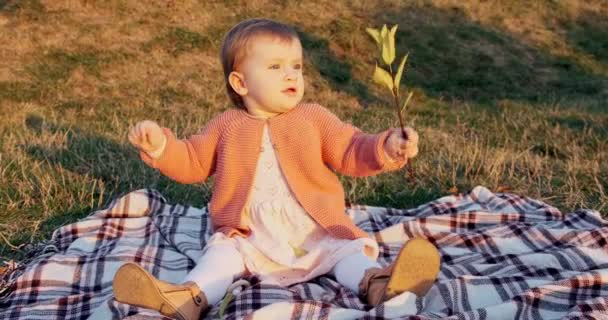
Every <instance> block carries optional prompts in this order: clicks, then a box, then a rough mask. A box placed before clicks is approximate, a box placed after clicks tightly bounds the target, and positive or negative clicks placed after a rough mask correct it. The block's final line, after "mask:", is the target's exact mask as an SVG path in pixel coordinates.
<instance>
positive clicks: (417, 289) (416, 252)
mask: <svg viewBox="0 0 608 320" xmlns="http://www.w3.org/2000/svg"><path fill="white" fill-rule="evenodd" d="M440 260H441V258H440V255H439V251H438V250H437V248H435V246H434V245H433V244H432V243H431V242H429V241H428V240H426V239H422V238H415V239H411V240H409V241H408V242H406V243H405V245H404V246H403V248H401V251H400V252H399V255H398V256H397V259H395V261H394V262H393V263H392V264H391V265H389V266H386V267H384V268H370V269H368V270H366V271H365V275H364V276H363V279H362V280H361V282H360V283H359V292H360V294H361V296H362V297H365V298H366V300H367V303H368V304H369V305H373V306H376V305H378V304H380V303H382V302H384V301H387V300H389V299H391V298H393V297H395V296H397V295H399V294H401V293H403V292H405V291H409V292H412V293H414V294H415V295H417V296H423V295H425V294H426V293H427V291H428V290H429V289H430V288H431V287H432V286H433V283H434V282H435V280H436V279H437V275H438V273H439V265H440Z"/></svg>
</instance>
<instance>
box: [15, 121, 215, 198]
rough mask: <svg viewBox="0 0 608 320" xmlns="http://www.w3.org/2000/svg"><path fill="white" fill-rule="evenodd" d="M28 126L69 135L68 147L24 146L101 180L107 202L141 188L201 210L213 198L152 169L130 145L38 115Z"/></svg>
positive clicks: (52, 161) (32, 153) (54, 162)
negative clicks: (45, 119)
mask: <svg viewBox="0 0 608 320" xmlns="http://www.w3.org/2000/svg"><path fill="white" fill-rule="evenodd" d="M26 125H27V127H28V128H29V129H30V130H33V131H35V132H40V133H42V132H43V131H48V132H47V133H44V134H60V135H66V137H67V143H66V147H65V148H62V149H54V148H49V147H46V146H41V145H34V144H32V145H26V146H24V149H25V151H26V153H27V154H28V155H29V156H30V157H31V158H33V159H36V160H42V161H47V162H48V163H50V164H52V165H58V166H61V167H62V168H64V169H66V170H69V171H71V172H74V173H76V174H78V175H88V176H91V177H93V178H95V179H99V180H101V183H103V184H104V186H105V193H106V196H105V197H104V199H106V203H107V202H109V201H110V200H112V199H110V198H111V197H114V196H115V195H117V194H125V193H128V192H130V191H133V190H136V189H141V188H154V189H157V190H159V191H160V192H161V193H162V194H163V195H164V196H166V197H167V198H168V199H171V202H179V203H183V204H189V205H195V206H198V207H200V206H204V205H206V203H207V202H208V200H209V198H210V195H209V190H208V187H207V186H205V185H196V186H194V187H192V186H188V185H182V184H179V183H176V182H173V181H171V180H170V179H169V178H166V177H164V176H162V175H161V174H160V173H159V172H158V171H156V170H153V169H150V168H148V167H147V166H146V165H145V164H144V163H143V162H142V161H141V160H140V159H139V155H138V154H137V152H136V151H135V149H134V148H132V147H130V146H126V145H123V144H120V143H117V142H115V141H114V140H112V139H109V138H106V137H103V136H99V135H95V134H91V133H88V132H87V131H86V129H81V128H77V127H63V126H58V125H54V124H49V123H45V121H44V119H42V118H40V117H38V116H29V117H28V118H27V119H26ZM104 205H105V204H104Z"/></svg>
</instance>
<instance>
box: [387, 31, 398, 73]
mask: <svg viewBox="0 0 608 320" xmlns="http://www.w3.org/2000/svg"><path fill="white" fill-rule="evenodd" d="M398 26H399V25H397V24H396V25H394V26H393V27H392V28H391V31H390V32H389V35H388V50H389V57H390V59H391V63H393V61H394V60H395V34H396V33H397V27H398Z"/></svg>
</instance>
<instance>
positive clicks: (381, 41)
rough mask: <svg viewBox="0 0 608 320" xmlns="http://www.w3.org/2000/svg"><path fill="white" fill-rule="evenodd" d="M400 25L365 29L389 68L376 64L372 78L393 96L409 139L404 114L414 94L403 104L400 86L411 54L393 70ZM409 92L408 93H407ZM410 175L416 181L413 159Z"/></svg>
mask: <svg viewBox="0 0 608 320" xmlns="http://www.w3.org/2000/svg"><path fill="white" fill-rule="evenodd" d="M397 27H398V25H394V26H393V27H392V28H391V29H390V30H389V29H388V28H387V26H386V24H385V25H383V26H382V28H381V29H374V28H367V29H365V30H366V31H367V33H368V34H369V35H370V36H372V38H374V40H375V41H376V45H377V47H378V51H379V57H380V59H378V60H380V65H383V66H386V67H388V70H387V69H384V68H382V67H380V66H378V63H377V62H376V66H375V68H374V74H373V76H372V78H373V80H374V82H376V83H378V84H380V85H384V86H385V87H387V88H388V89H389V90H390V92H391V95H392V96H393V100H394V102H395V109H396V111H397V117H398V118H399V124H400V126H401V134H402V136H403V138H404V139H407V138H408V137H407V133H406V132H405V125H404V121H403V114H404V113H405V110H406V109H407V106H408V104H409V102H410V100H411V99H412V95H413V92H411V91H410V92H409V93H408V94H407V97H406V99H405V101H404V102H403V104H401V94H400V90H399V89H400V84H401V78H402V76H403V72H404V70H405V64H406V63H407V58H408V55H409V54H405V55H404V56H403V58H402V59H401V63H399V66H398V67H397V72H396V73H395V72H394V70H393V62H394V61H395V34H396V32H397ZM406 92H407V91H406ZM408 164H409V165H408V167H407V168H408V173H409V176H410V179H412V181H413V180H415V178H414V172H413V168H412V165H411V159H410V161H409V162H408Z"/></svg>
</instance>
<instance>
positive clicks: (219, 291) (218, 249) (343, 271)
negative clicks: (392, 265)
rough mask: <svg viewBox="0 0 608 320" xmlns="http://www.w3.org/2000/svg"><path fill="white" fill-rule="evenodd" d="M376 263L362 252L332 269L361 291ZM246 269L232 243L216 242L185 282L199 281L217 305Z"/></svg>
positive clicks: (210, 302) (356, 291) (336, 275)
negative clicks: (368, 272)
mask: <svg viewBox="0 0 608 320" xmlns="http://www.w3.org/2000/svg"><path fill="white" fill-rule="evenodd" d="M373 267H380V265H379V264H378V262H376V261H375V260H372V259H371V258H369V257H368V256H366V255H365V254H363V252H359V253H356V254H353V255H350V256H348V257H346V258H344V259H342V260H340V261H338V263H337V264H336V265H335V266H334V268H333V269H332V271H331V273H332V274H333V275H334V276H335V277H336V280H337V281H338V283H340V284H341V285H343V286H345V287H347V288H349V289H351V290H353V291H354V292H355V293H357V294H358V293H359V283H360V282H361V279H363V275H364V274H365V270H367V269H369V268H373ZM244 272H245V265H244V263H243V258H242V257H241V254H240V253H239V251H238V250H237V249H236V247H235V246H234V245H232V244H230V243H226V244H217V245H213V246H209V247H207V249H206V250H205V252H204V253H203V255H202V256H201V257H200V259H199V260H198V261H197V263H196V267H194V269H192V271H190V273H188V275H187V276H186V278H185V279H184V282H187V281H193V282H194V283H196V284H197V285H198V286H199V288H200V289H201V290H202V291H203V292H204V293H205V296H206V297H207V302H208V303H209V305H214V304H216V303H218V302H219V301H220V300H221V299H222V298H223V297H224V295H225V294H226V290H227V289H228V287H229V286H230V284H232V282H233V281H234V279H235V278H237V277H239V276H241V275H242V274H243V273H244Z"/></svg>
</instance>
